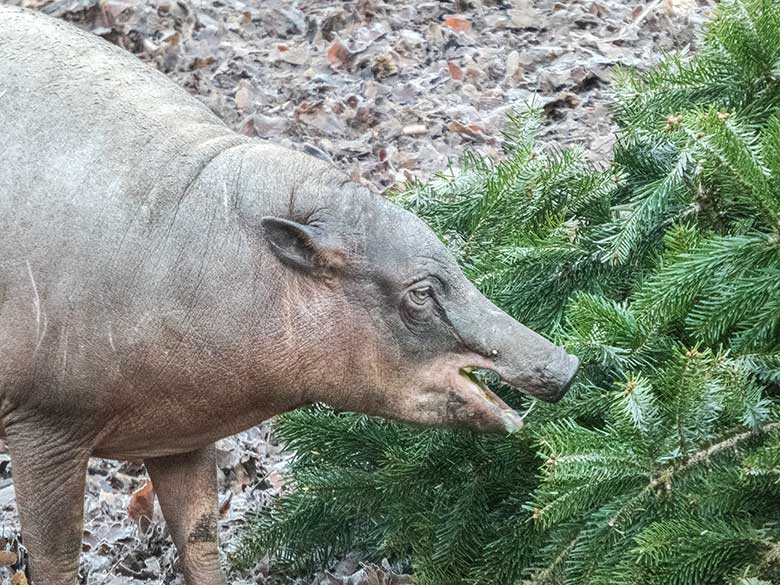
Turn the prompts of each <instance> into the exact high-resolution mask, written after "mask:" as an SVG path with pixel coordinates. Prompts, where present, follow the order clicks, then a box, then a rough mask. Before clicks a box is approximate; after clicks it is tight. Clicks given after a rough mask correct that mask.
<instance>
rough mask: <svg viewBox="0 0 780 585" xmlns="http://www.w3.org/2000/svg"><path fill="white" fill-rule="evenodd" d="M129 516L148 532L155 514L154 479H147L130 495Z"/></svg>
mask: <svg viewBox="0 0 780 585" xmlns="http://www.w3.org/2000/svg"><path fill="white" fill-rule="evenodd" d="M127 516H128V517H129V518H130V519H131V520H133V521H134V522H136V523H138V525H139V527H140V528H141V530H142V531H143V532H146V529H147V528H148V527H149V523H150V522H151V521H152V517H153V516H154V486H153V485H152V480H150V479H148V480H146V483H145V484H144V485H143V486H142V487H141V488H140V489H137V490H135V491H134V492H133V494H132V495H131V496H130V503H129V504H128V506H127Z"/></svg>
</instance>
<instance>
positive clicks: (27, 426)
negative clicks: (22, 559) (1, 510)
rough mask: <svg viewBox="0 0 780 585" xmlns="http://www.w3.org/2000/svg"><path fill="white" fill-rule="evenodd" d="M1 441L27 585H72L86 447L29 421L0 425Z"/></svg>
mask: <svg viewBox="0 0 780 585" xmlns="http://www.w3.org/2000/svg"><path fill="white" fill-rule="evenodd" d="M6 436H7V439H6V440H7V442H8V447H9V451H10V453H11V464H12V470H13V480H14V487H15V489H16V504H17V507H18V509H19V517H20V520H21V525H22V540H23V542H24V546H25V548H26V549H27V551H28V553H29V560H30V573H31V576H32V583H33V585H74V583H76V578H77V576H78V569H79V553H80V552H81V535H82V530H83V516H84V487H85V482H86V471H87V463H88V462H89V453H90V450H91V449H90V447H91V446H87V445H85V444H84V442H83V441H82V440H80V439H78V438H75V437H73V436H72V435H71V433H69V432H68V431H64V430H63V429H61V428H57V427H55V426H53V425H47V424H45V423H41V421H39V420H31V419H25V421H24V422H21V423H14V424H8V425H6Z"/></svg>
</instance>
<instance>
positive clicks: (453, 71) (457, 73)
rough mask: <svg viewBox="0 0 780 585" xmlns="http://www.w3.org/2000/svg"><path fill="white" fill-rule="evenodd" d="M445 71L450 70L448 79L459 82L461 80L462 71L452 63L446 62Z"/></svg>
mask: <svg viewBox="0 0 780 585" xmlns="http://www.w3.org/2000/svg"><path fill="white" fill-rule="evenodd" d="M447 69H449V70H450V77H452V78H453V79H454V80H456V81H460V80H461V79H463V69H461V68H460V67H458V66H457V65H456V64H455V63H453V62H452V61H448V62H447Z"/></svg>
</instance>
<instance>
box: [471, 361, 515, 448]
mask: <svg viewBox="0 0 780 585" xmlns="http://www.w3.org/2000/svg"><path fill="white" fill-rule="evenodd" d="M480 369H483V370H484V369H488V368H482V367H477V366H465V367H462V368H460V370H459V374H460V378H461V379H462V380H464V381H465V383H466V384H467V385H468V386H469V390H468V391H469V392H472V393H477V394H478V395H479V396H480V397H481V399H482V400H484V401H487V402H489V403H491V405H493V406H495V408H498V409H499V411H500V412H499V413H498V414H499V417H500V419H501V422H502V423H503V425H504V429H506V431H507V432H508V433H514V432H516V431H519V430H520V429H522V428H523V424H524V423H523V417H521V416H520V415H519V414H518V413H517V412H515V411H514V410H513V409H512V408H511V407H510V406H509V405H508V404H507V403H506V402H504V401H503V400H501V399H500V398H499V397H498V396H497V395H496V394H495V392H493V391H492V390H490V388H488V387H487V386H486V385H485V383H484V382H483V381H482V379H481V378H480V377H478V376H477V375H475V372H476V371H477V370H480ZM490 371H492V372H495V370H490Z"/></svg>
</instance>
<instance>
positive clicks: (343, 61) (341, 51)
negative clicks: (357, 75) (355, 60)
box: [328, 39, 353, 67]
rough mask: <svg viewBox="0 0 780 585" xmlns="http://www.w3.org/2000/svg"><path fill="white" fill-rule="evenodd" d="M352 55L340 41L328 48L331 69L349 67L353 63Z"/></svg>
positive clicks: (334, 42)
mask: <svg viewBox="0 0 780 585" xmlns="http://www.w3.org/2000/svg"><path fill="white" fill-rule="evenodd" d="M352 57H353V55H352V53H351V52H350V50H349V49H347V47H345V46H344V43H342V42H341V41H340V40H339V39H336V40H335V41H333V42H332V43H331V44H330V47H328V63H329V64H330V66H331V67H347V66H349V64H350V63H352Z"/></svg>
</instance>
